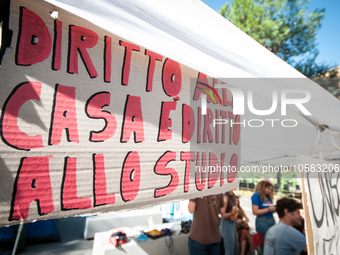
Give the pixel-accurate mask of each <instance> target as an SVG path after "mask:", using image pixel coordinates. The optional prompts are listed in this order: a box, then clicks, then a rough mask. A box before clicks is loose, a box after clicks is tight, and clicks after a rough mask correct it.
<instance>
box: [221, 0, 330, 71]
mask: <svg viewBox="0 0 340 255" xmlns="http://www.w3.org/2000/svg"><path fill="white" fill-rule="evenodd" d="M308 2H309V0H233V2H232V3H231V4H229V3H226V4H225V5H224V6H222V7H221V9H220V11H219V13H220V14H221V15H222V16H223V17H225V18H226V19H228V20H229V21H230V22H232V23H233V24H234V25H236V26H237V27H238V28H240V29H241V30H243V31H244V32H245V33H246V34H248V35H249V36H251V37H252V38H254V39H255V40H256V41H258V42H259V43H261V44H262V45H263V46H264V47H266V48H267V49H269V50H270V51H271V52H273V53H274V54H276V55H277V56H279V57H280V58H281V59H283V60H284V61H286V62H287V63H289V64H290V65H292V66H293V67H297V69H298V70H299V71H300V72H302V73H303V74H305V75H306V76H307V77H313V75H315V71H312V70H314V69H315V70H317V72H319V71H326V70H325V69H327V68H330V67H333V66H331V65H327V64H325V63H322V64H319V65H318V64H316V63H315V58H316V56H317V55H318V51H317V49H316V46H317V45H316V33H317V31H318V30H319V28H320V27H321V23H322V19H323V17H324V13H325V9H321V10H319V9H316V10H315V11H313V12H311V13H309V14H308V13H307V5H308ZM296 57H298V58H299V59H300V60H299V61H296V60H295V59H296Z"/></svg>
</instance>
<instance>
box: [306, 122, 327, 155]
mask: <svg viewBox="0 0 340 255" xmlns="http://www.w3.org/2000/svg"><path fill="white" fill-rule="evenodd" d="M315 127H316V131H317V138H316V141H315V144H314V146H313V148H312V150H311V152H310V153H309V156H310V155H312V152H313V150H314V148H315V146H317V145H318V144H319V159H321V160H323V153H322V146H321V132H322V131H324V130H325V129H326V126H325V125H321V124H320V123H317V124H316V126H315Z"/></svg>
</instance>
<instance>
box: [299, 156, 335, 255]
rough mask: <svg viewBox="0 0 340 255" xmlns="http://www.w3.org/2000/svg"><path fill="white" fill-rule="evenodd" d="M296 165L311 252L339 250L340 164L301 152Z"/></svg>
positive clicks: (332, 252) (309, 250)
mask: <svg viewBox="0 0 340 255" xmlns="http://www.w3.org/2000/svg"><path fill="white" fill-rule="evenodd" d="M296 169H297V172H298V173H299V175H300V177H301V179H300V180H301V183H302V188H303V192H302V198H303V199H302V202H303V207H304V210H305V227H306V237H307V243H308V254H311V255H313V254H314V255H316V254H339V253H340V243H339V221H340V217H339V206H340V193H339V188H338V184H339V172H340V165H339V164H336V163H330V162H326V161H324V160H320V159H315V158H311V157H308V156H301V155H299V156H298V157H297V161H296ZM299 175H298V176H299ZM339 186H340V185H339Z"/></svg>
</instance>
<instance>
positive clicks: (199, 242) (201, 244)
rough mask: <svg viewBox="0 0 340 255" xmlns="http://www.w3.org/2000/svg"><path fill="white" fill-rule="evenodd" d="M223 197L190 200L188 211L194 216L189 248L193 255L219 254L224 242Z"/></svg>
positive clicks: (213, 196) (215, 196)
mask: <svg viewBox="0 0 340 255" xmlns="http://www.w3.org/2000/svg"><path fill="white" fill-rule="evenodd" d="M223 205H224V202H223V195H222V194H219V195H210V196H207V197H201V198H195V199H190V201H189V205H188V209H189V212H190V213H193V214H194V218H193V221H192V225H191V229H190V234H189V240H188V246H189V252H190V254H191V255H200V254H219V253H220V242H221V240H222V237H221V232H220V229H219V217H218V214H219V213H221V212H222V213H223Z"/></svg>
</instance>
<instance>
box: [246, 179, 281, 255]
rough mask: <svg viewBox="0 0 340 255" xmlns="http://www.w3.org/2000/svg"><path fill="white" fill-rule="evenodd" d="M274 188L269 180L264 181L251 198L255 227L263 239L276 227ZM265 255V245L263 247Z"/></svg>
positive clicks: (257, 186) (258, 185) (260, 182)
mask: <svg viewBox="0 0 340 255" xmlns="http://www.w3.org/2000/svg"><path fill="white" fill-rule="evenodd" d="M273 188H274V186H273V184H272V183H271V182H270V180H268V179H263V180H261V181H259V183H258V184H257V185H256V187H255V193H254V194H253V196H252V197H251V203H252V211H253V214H254V215H256V220H255V227H256V231H257V232H258V233H261V234H262V236H263V239H265V237H266V233H267V231H268V229H269V228H270V227H272V226H273V225H275V220H274V217H273V213H274V212H275V211H276V207H275V205H274V204H273V199H274V190H273ZM261 251H262V254H263V245H261Z"/></svg>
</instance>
